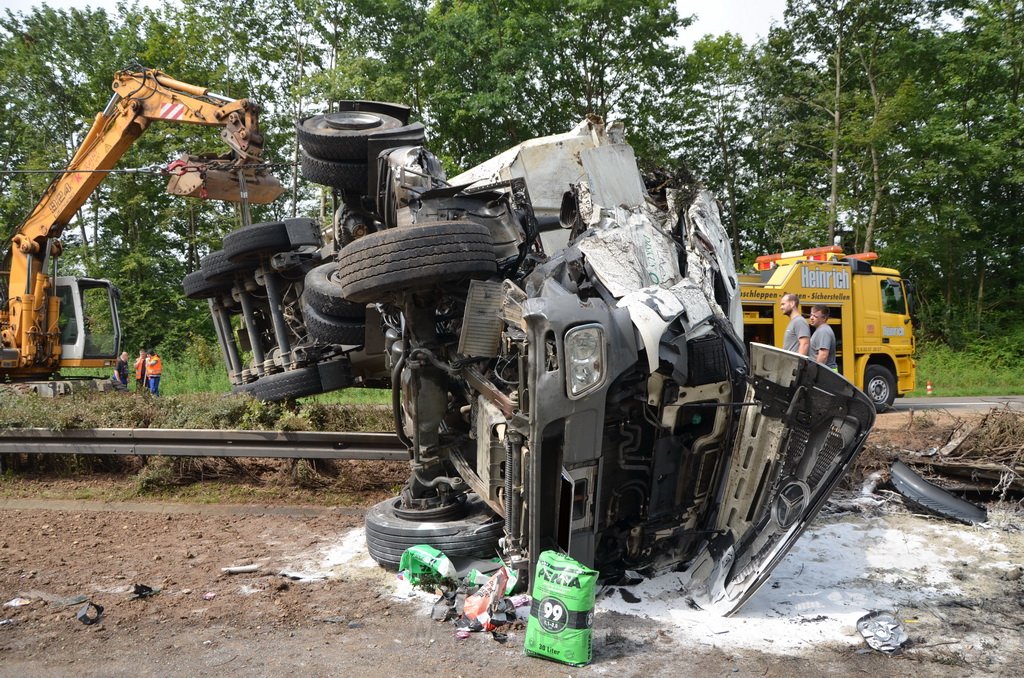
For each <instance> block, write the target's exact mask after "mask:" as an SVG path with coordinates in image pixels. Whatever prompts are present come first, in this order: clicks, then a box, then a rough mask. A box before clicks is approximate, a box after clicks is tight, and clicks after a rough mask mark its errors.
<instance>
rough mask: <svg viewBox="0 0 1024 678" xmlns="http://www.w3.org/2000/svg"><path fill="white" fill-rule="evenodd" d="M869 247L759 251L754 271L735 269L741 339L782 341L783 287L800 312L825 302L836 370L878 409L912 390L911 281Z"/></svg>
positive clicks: (783, 324)
mask: <svg viewBox="0 0 1024 678" xmlns="http://www.w3.org/2000/svg"><path fill="white" fill-rule="evenodd" d="M877 258H878V255H877V254H876V253H874V252H865V253H858V254H844V253H843V249H842V247H839V246H838V245H832V246H828V247H815V248H810V249H804V250H795V251H791V252H781V253H778V254H765V255H762V256H759V257H757V259H756V261H755V268H756V269H757V273H753V274H745V275H741V276H740V298H741V301H742V305H743V326H744V331H743V334H744V341H745V342H746V343H747V344H748V345H749V344H750V343H751V342H758V343H763V344H772V345H775V346H781V345H782V336H783V334H784V333H785V331H786V326H787V325H788V324H789V318H787V317H786V316H784V315H783V314H782V312H781V311H780V309H779V302H780V300H781V299H782V295H783V294H787V293H793V294H796V295H797V296H799V297H800V311H801V313H802V314H803V315H804V316H807V315H809V313H810V310H811V306H813V305H815V304H823V305H825V306H827V307H828V308H829V313H830V315H829V321H828V322H829V325H831V326H832V330H833V331H834V332H835V335H836V360H837V362H838V363H839V372H840V374H842V375H843V376H845V377H846V378H847V379H849V380H850V381H851V382H853V383H854V384H855V385H856V386H857V387H858V388H860V389H861V390H863V391H864V392H865V393H867V394H868V396H869V397H870V398H871V400H872V401H873V402H874V403H875V407H876V408H877V409H878V411H883V410H885V409H887V408H889V407H890V406H892V403H893V401H894V400H895V399H896V398H897V397H902V396H904V395H905V394H906V393H908V392H909V391H912V390H913V389H914V384H915V379H916V364H915V362H914V357H913V356H914V331H913V324H912V322H911V314H912V312H913V284H912V283H911V282H910V281H909V280H905V279H904V278H903V277H902V276H901V275H900V273H899V271H897V270H895V269H892V268H882V267H880V266H876V265H873V264H872V263H871V262H872V261H874V260H875V259H877Z"/></svg>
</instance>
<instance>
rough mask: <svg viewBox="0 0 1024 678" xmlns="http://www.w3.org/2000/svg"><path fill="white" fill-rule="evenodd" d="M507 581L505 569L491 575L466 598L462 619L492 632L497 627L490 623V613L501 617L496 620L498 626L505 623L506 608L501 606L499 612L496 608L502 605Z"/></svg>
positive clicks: (506, 620) (506, 619)
mask: <svg viewBox="0 0 1024 678" xmlns="http://www.w3.org/2000/svg"><path fill="white" fill-rule="evenodd" d="M508 579H509V576H508V571H507V570H506V569H505V568H501V569H500V570H498V572H497V573H496V574H493V575H491V578H490V579H488V580H487V582H486V583H485V584H484V585H483V586H481V587H480V588H479V589H478V590H477V592H476V593H474V594H473V595H471V596H468V597H467V598H466V602H465V604H464V605H463V611H462V618H463V619H464V620H466V622H467V623H468V624H473V623H474V622H476V623H477V624H479V625H480V626H481V628H482V629H483V630H484V631H493V630H494V629H495V628H496V626H497V624H495V623H492V621H491V617H492V613H493V614H495V615H501V617H500V618H499V620H498V622H499V623H500V624H504V623H507V622H508V618H507V617H506V616H505V615H507V610H506V609H505V607H506V606H505V605H502V606H501V610H500V611H499V609H498V608H499V604H500V603H504V600H503V598H504V593H505V586H506V584H508ZM514 612H515V610H514V609H513V614H514ZM470 630H472V629H470Z"/></svg>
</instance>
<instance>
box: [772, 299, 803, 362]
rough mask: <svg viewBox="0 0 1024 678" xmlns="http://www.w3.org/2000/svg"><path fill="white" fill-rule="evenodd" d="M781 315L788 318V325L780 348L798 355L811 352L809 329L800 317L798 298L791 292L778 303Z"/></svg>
mask: <svg viewBox="0 0 1024 678" xmlns="http://www.w3.org/2000/svg"><path fill="white" fill-rule="evenodd" d="M779 306H780V307H781V308H782V314H783V315H786V316H789V325H787V326H786V333H785V334H783V335H782V348H784V349H785V350H787V351H793V352H794V353H799V354H800V355H807V354H808V353H809V352H810V350H811V328H810V326H809V325H808V324H807V321H806V320H804V317H803V316H802V315H800V297H798V296H796V295H795V294H793V293H792V292H787V293H786V294H783V295H782V300H781V301H780V302H779Z"/></svg>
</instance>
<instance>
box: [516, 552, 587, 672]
mask: <svg viewBox="0 0 1024 678" xmlns="http://www.w3.org/2000/svg"><path fill="white" fill-rule="evenodd" d="M596 592H597V572H595V571H594V570H591V569H590V568H588V567H585V566H583V565H581V564H580V563H578V562H576V561H575V560H573V559H572V558H570V557H568V556H564V555H562V554H561V553H557V552H555V551H544V552H543V553H541V554H540V558H539V560H538V561H537V573H536V575H535V576H534V579H533V602H532V603H531V604H530V619H529V620H528V621H527V622H526V640H525V641H524V642H523V648H524V649H525V650H526V654H528V655H529V656H531V657H543V658H544V659H553V660H554V661H556V662H562V663H563V664H569V665H570V666H584V665H585V664H589V663H590V659H591V656H592V650H593V648H592V645H591V640H592V638H591V636H592V635H593V626H594V596H595V594H596Z"/></svg>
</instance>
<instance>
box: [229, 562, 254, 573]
mask: <svg viewBox="0 0 1024 678" xmlns="http://www.w3.org/2000/svg"><path fill="white" fill-rule="evenodd" d="M259 569H260V566H259V565H256V564H252V565H231V566H230V567H222V568H220V571H221V572H223V573H224V574H247V573H249V572H256V571H257V570H259Z"/></svg>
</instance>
